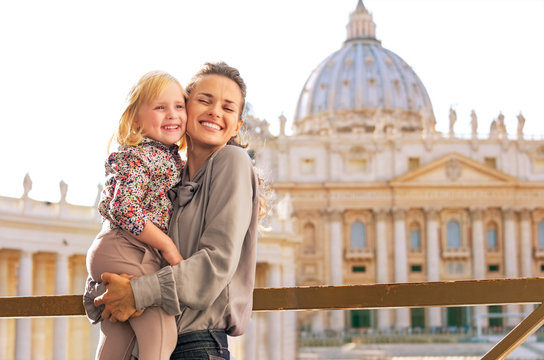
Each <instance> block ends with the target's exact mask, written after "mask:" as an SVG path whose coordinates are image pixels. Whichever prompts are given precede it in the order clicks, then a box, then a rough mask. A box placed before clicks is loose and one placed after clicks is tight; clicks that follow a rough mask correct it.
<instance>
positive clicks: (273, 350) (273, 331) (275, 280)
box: [267, 264, 283, 359]
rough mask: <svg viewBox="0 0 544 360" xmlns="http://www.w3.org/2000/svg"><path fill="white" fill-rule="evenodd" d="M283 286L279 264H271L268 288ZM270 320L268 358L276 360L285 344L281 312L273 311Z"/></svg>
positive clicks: (268, 316)
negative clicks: (282, 334) (282, 333)
mask: <svg viewBox="0 0 544 360" xmlns="http://www.w3.org/2000/svg"><path fill="white" fill-rule="evenodd" d="M280 286H281V269H280V266H279V265H278V264H269V267H268V287H276V288H277V287H280ZM267 318H268V358H269V359H275V358H277V354H278V352H279V351H280V352H281V349H283V342H282V336H281V330H282V323H281V322H282V321H281V312H279V311H272V312H269V313H268V314H267Z"/></svg>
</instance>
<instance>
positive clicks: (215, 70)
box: [185, 61, 247, 148]
mask: <svg viewBox="0 0 544 360" xmlns="http://www.w3.org/2000/svg"><path fill="white" fill-rule="evenodd" d="M206 75H221V76H224V77H226V78H227V79H231V80H232V81H234V82H235V83H236V85H238V87H239V88H240V92H241V93H242V104H241V107H240V109H242V110H241V111H240V120H242V121H243V120H244V118H245V113H246V83H245V82H244V79H242V76H240V72H239V71H238V69H236V68H234V67H232V66H229V65H227V63H225V62H223V61H220V62H216V63H210V62H207V63H205V64H204V66H203V67H202V68H201V69H200V70H199V71H198V72H197V73H196V74H195V75H194V76H193V78H192V79H191V81H189V84H187V86H186V88H185V89H186V91H187V96H189V95H190V94H191V92H192V91H193V90H194V89H195V87H196V85H197V84H198V83H199V82H200V80H202V78H203V77H204V76H206ZM227 144H229V145H237V146H240V147H243V148H246V147H247V143H246V144H243V145H242V139H241V136H240V132H238V134H236V136H234V137H233V138H232V139H230V140H229V141H228V143H227Z"/></svg>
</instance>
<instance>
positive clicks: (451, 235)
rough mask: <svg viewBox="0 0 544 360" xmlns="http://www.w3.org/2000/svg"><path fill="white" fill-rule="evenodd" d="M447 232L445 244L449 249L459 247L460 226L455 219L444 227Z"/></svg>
mask: <svg viewBox="0 0 544 360" xmlns="http://www.w3.org/2000/svg"><path fill="white" fill-rule="evenodd" d="M446 230H447V232H448V234H447V236H448V237H447V239H448V241H447V246H448V248H449V249H459V248H460V247H461V226H460V225H459V223H458V222H457V221H455V220H451V221H450V222H448V226H447V228H446Z"/></svg>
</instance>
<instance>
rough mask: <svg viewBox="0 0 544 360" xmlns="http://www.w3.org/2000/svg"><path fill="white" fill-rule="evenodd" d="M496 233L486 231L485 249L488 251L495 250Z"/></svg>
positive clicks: (496, 246) (496, 245)
mask: <svg viewBox="0 0 544 360" xmlns="http://www.w3.org/2000/svg"><path fill="white" fill-rule="evenodd" d="M497 248H498V244H497V231H495V230H487V249H488V250H497Z"/></svg>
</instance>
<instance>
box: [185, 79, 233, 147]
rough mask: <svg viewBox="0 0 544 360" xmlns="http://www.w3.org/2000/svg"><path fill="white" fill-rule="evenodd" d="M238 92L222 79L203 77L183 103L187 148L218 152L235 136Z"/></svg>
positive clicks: (226, 80)
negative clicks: (185, 111)
mask: <svg viewBox="0 0 544 360" xmlns="http://www.w3.org/2000/svg"><path fill="white" fill-rule="evenodd" d="M242 100H243V99H242V92H241V90H240V87H239V86H238V84H236V83H235V82H234V81H233V80H231V79H229V78H227V77H225V76H222V75H215V74H213V75H205V76H204V77H203V78H202V79H201V80H200V81H199V82H198V83H197V84H196V86H195V88H194V89H193V91H191V94H190V95H189V99H188V100H187V135H188V136H189V138H190V142H191V147H201V148H207V149H211V150H218V149H220V148H221V147H223V146H224V145H225V144H226V143H227V142H228V141H229V140H230V138H232V137H233V136H235V135H236V134H237V133H238V131H239V130H240V127H241V126H242V123H243V121H242V120H241V119H240V113H241V111H242Z"/></svg>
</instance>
